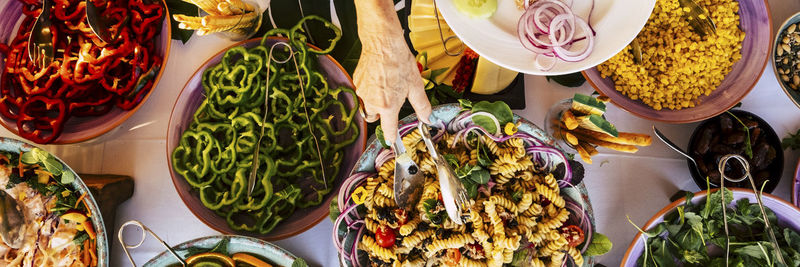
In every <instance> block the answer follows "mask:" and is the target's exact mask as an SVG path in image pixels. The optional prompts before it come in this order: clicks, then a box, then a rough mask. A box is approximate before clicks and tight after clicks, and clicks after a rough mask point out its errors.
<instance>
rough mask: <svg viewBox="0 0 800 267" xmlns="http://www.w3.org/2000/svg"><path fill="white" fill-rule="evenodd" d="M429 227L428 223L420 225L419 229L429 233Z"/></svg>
mask: <svg viewBox="0 0 800 267" xmlns="http://www.w3.org/2000/svg"><path fill="white" fill-rule="evenodd" d="M428 227H429V226H428V224H427V223H420V224H419V225H417V228H419V230H420V231H422V232H425V231H428Z"/></svg>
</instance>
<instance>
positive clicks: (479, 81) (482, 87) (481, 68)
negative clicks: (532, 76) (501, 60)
mask: <svg viewBox="0 0 800 267" xmlns="http://www.w3.org/2000/svg"><path fill="white" fill-rule="evenodd" d="M518 74H519V72H516V71H513V70H509V69H506V68H503V67H500V66H497V65H496V64H494V63H492V62H491V61H489V60H488V59H485V58H483V57H480V58H478V66H477V67H475V79H474V80H473V81H472V89H471V91H472V92H473V93H476V94H481V95H491V94H495V93H497V92H500V91H502V90H503V89H506V87H508V85H510V84H511V83H512V82H513V81H514V79H516V78H517V75H518Z"/></svg>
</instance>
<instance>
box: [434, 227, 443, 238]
mask: <svg viewBox="0 0 800 267" xmlns="http://www.w3.org/2000/svg"><path fill="white" fill-rule="evenodd" d="M436 236H438V237H440V238H441V237H442V236H444V228H439V229H436Z"/></svg>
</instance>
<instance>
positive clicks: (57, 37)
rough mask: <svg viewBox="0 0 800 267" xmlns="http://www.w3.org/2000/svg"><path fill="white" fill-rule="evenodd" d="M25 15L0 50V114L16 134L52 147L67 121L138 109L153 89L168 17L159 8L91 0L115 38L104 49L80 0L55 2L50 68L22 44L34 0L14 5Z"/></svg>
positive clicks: (36, 6) (128, 0) (126, 0)
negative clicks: (13, 125) (159, 40)
mask: <svg viewBox="0 0 800 267" xmlns="http://www.w3.org/2000/svg"><path fill="white" fill-rule="evenodd" d="M19 1H20V2H21V3H23V6H24V8H23V13H24V14H25V15H26V17H25V18H24V19H23V22H22V23H21V24H20V27H19V29H17V32H18V34H17V36H15V37H14V39H13V40H12V42H11V43H10V44H8V45H6V44H0V55H1V56H2V57H0V58H2V59H4V60H5V65H4V66H3V69H2V76H0V115H2V116H4V117H6V118H8V119H12V120H16V122H17V128H18V131H19V135H20V136H22V137H24V138H27V139H29V140H31V141H34V142H37V143H49V142H53V141H55V140H56V139H57V138H58V136H59V135H60V134H61V131H62V130H63V129H64V127H65V123H67V121H68V120H69V118H70V117H71V116H101V115H104V114H106V113H108V112H109V111H111V110H112V109H114V107H115V106H116V107H118V108H121V109H125V110H129V109H133V108H135V107H136V106H138V105H139V104H140V103H141V101H142V100H143V99H144V97H145V96H146V95H147V94H148V93H149V92H150V90H152V88H153V85H154V84H155V75H156V73H158V71H159V70H160V69H161V67H162V66H161V65H162V63H163V59H162V58H161V56H160V55H158V51H156V49H157V46H156V44H155V39H156V35H157V34H159V33H160V32H161V28H162V21H163V19H164V15H165V14H166V11H165V10H164V7H163V6H162V5H161V4H160V3H159V2H153V3H150V1H142V0H92V2H93V3H94V4H95V5H96V6H98V7H101V8H102V9H103V14H102V15H103V16H104V17H107V18H110V21H111V26H110V28H111V32H112V33H114V34H115V39H114V40H113V41H110V43H104V42H103V41H101V40H100V39H99V38H97V36H96V35H94V33H93V32H92V31H91V29H90V28H89V26H88V25H87V24H86V2H85V1H84V0H53V1H54V5H53V12H51V17H50V19H51V20H52V21H53V27H52V28H51V30H52V32H53V44H54V47H55V48H56V54H55V58H54V60H53V62H52V63H51V64H50V65H48V66H36V65H34V64H33V63H32V62H31V61H30V59H29V57H28V51H27V46H28V43H27V40H28V36H29V32H30V30H31V28H32V26H33V22H34V20H35V18H36V16H38V15H39V14H40V13H41V3H40V1H39V0H19Z"/></svg>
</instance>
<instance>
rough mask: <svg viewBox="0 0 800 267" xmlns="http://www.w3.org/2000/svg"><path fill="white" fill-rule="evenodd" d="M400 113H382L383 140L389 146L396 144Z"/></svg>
mask: <svg viewBox="0 0 800 267" xmlns="http://www.w3.org/2000/svg"><path fill="white" fill-rule="evenodd" d="M397 113H398V112H397V111H395V112H392V111H388V112H384V113H381V116H380V117H381V129H383V138H384V139H385V140H386V143H387V144H392V143H394V141H395V139H397V120H398V114H397Z"/></svg>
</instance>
